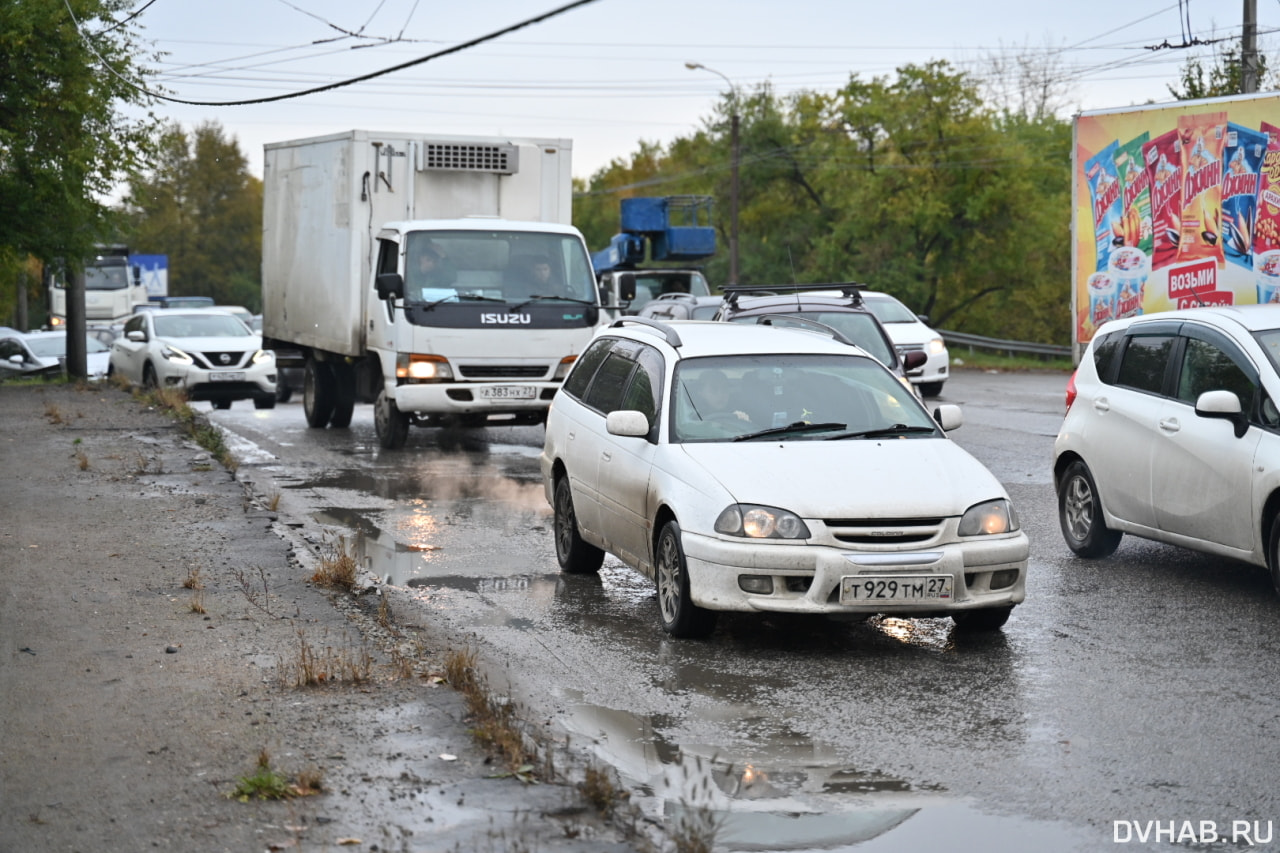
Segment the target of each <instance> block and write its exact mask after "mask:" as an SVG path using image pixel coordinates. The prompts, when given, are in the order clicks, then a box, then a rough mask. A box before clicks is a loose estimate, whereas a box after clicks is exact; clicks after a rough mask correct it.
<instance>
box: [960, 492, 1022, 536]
mask: <svg viewBox="0 0 1280 853" xmlns="http://www.w3.org/2000/svg"><path fill="white" fill-rule="evenodd" d="M1018 527H1019V524H1018V514H1017V513H1016V512H1014V510H1013V504H1011V503H1009V501H1007V500H1005V499H1004V498H997V499H996V500H993V501H986V502H984V503H980V504H976V505H974V506H971V507H969V509H967V510H965V514H964V516H963V517H962V518H961V519H960V530H959V531H958V532H959V534H960V535H961V536H990V535H993V534H997V533H1012V532H1013V531H1015V530H1017V529H1018Z"/></svg>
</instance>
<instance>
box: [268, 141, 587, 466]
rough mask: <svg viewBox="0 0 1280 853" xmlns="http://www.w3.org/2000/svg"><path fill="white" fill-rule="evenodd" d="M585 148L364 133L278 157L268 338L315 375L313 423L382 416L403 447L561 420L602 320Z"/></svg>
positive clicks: (309, 402) (273, 168)
mask: <svg viewBox="0 0 1280 853" xmlns="http://www.w3.org/2000/svg"><path fill="white" fill-rule="evenodd" d="M571 152H572V144H571V142H570V141H569V140H567V139H506V138H503V139H493V138H472V137H458V136H416V135H411V134H405V133H374V132H369V131H363V130H353V131H349V132H345V133H339V134H334V135H330V136H323V137H316V138H311V139H300V140H294V141H290V142H278V143H271V144H268V145H266V146H265V148H264V154H265V162H264V168H263V235H262V335H263V339H264V346H265V347H268V348H272V349H275V350H276V352H277V356H278V357H279V358H280V360H281V362H282V364H284V365H286V366H287V365H288V364H290V363H293V364H296V365H299V366H301V367H302V368H303V373H304V379H303V406H304V409H305V412H306V417H307V423H308V424H309V425H310V426H312V427H317V428H322V427H325V426H329V427H340V428H341V427H346V426H348V425H349V424H350V422H351V416H352V409H353V407H354V405H355V404H356V403H357V402H369V403H373V404H374V406H375V408H374V422H375V425H376V428H377V433H378V440H379V443H380V444H381V446H382V447H384V448H387V449H394V448H398V447H402V446H403V445H404V443H405V439H406V437H407V433H408V428H409V426H410V425H418V426H435V425H442V424H449V423H453V424H460V425H463V426H482V425H484V424H486V423H507V424H531V423H540V422H542V421H543V420H544V419H545V418H546V412H547V408H548V407H549V406H550V404H551V398H552V397H554V396H555V393H556V390H557V389H558V388H559V387H560V383H561V382H562V381H563V379H564V376H565V374H566V373H567V372H568V370H569V367H570V365H572V363H573V361H574V360H575V359H576V358H577V357H578V355H579V354H580V353H581V352H582V351H583V349H584V348H585V347H586V345H587V343H588V342H589V341H590V339H591V337H592V335H593V334H594V332H595V329H596V327H597V326H598V325H599V324H600V323H601V321H602V314H601V311H600V301H599V295H598V292H597V289H596V284H595V277H594V275H593V273H592V269H591V259H590V254H589V253H588V251H587V247H586V244H585V242H584V241H583V239H582V235H581V234H580V233H579V232H578V231H577V229H575V228H573V227H572V225H571V224H570V215H571V214H570V206H571V203H572V183H571V181H572V177H571V173H570V156H571Z"/></svg>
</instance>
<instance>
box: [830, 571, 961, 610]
mask: <svg viewBox="0 0 1280 853" xmlns="http://www.w3.org/2000/svg"><path fill="white" fill-rule="evenodd" d="M953 580H954V578H953V577H952V576H951V575H856V576H850V577H844V578H841V579H840V603H841V604H854V603H857V604H861V603H864V602H868V601H950V600H951V584H952V581H953Z"/></svg>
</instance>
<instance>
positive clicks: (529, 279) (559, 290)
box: [404, 231, 598, 305]
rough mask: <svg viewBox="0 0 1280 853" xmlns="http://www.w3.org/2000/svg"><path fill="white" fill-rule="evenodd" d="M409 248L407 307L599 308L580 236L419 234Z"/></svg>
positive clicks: (409, 237) (413, 235)
mask: <svg viewBox="0 0 1280 853" xmlns="http://www.w3.org/2000/svg"><path fill="white" fill-rule="evenodd" d="M404 249H405V266H404V270H405V272H404V284H405V301H406V303H410V304H412V303H441V302H446V303H448V302H493V301H501V302H507V303H515V302H524V301H526V300H529V299H542V300H551V301H555V300H565V301H574V302H584V301H585V302H589V303H590V304H592V305H595V304H597V303H598V297H597V294H596V288H595V277H594V276H593V275H592V272H591V261H590V259H589V258H588V256H587V251H586V248H585V247H584V246H583V244H582V241H581V239H579V238H578V237H577V236H576V235H572V234H548V233H545V232H531V231H415V232H411V233H409V234H408V235H406V238H405V246H404Z"/></svg>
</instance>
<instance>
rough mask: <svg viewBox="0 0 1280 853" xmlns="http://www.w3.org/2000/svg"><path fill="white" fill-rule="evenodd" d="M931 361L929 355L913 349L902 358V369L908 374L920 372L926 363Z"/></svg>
mask: <svg viewBox="0 0 1280 853" xmlns="http://www.w3.org/2000/svg"><path fill="white" fill-rule="evenodd" d="M928 360H929V354H928V353H926V352H925V351H924V350H918V349H913V350H911V351H910V352H908V353H907V354H905V355H904V356H902V369H903V370H906V371H908V372H910V371H912V370H918V369H919V368H921V367H924V364H925V362H926V361H928Z"/></svg>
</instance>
